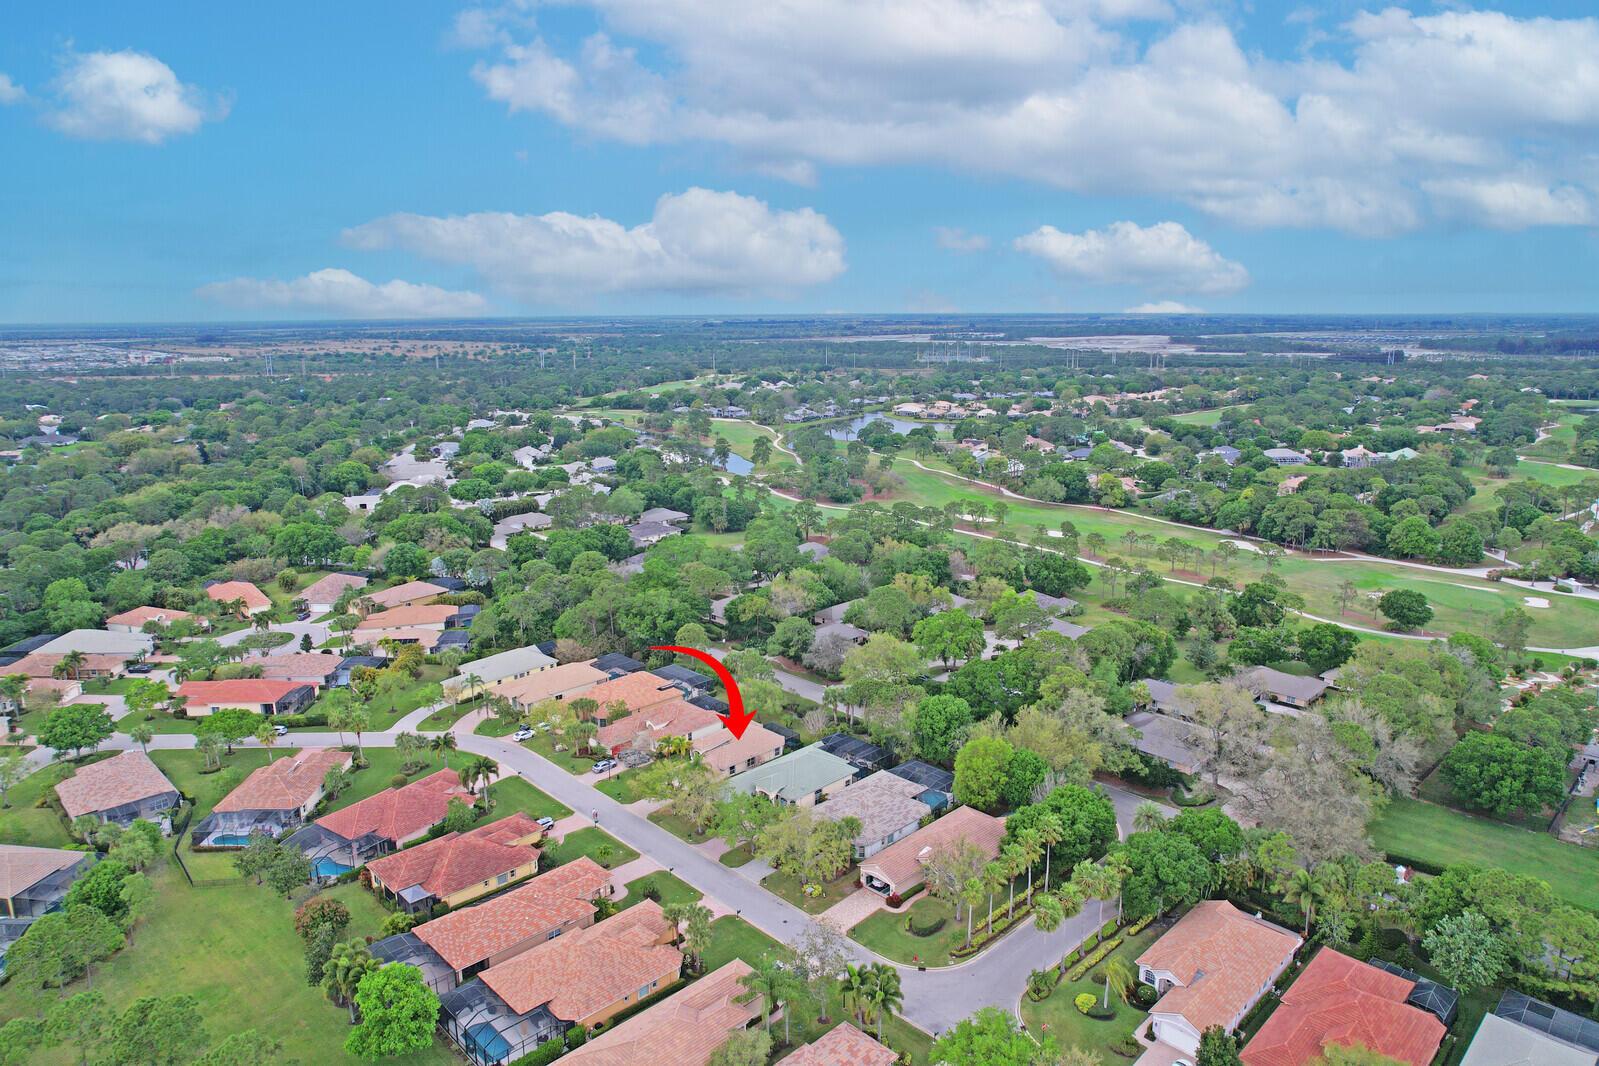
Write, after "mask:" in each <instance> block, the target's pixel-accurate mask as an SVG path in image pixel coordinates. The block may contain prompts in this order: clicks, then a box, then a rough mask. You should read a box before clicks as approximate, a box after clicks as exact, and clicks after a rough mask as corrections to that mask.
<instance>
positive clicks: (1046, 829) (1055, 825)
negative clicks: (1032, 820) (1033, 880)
mask: <svg viewBox="0 0 1599 1066" xmlns="http://www.w3.org/2000/svg"><path fill="white" fill-rule="evenodd" d="M1033 832H1035V833H1037V834H1038V839H1039V841H1040V842H1041V843H1042V844H1043V845H1044V891H1045V892H1048V891H1049V860H1050V857H1051V855H1052V853H1053V852H1054V850H1055V845H1056V844H1059V843H1060V842H1061V841H1062V840H1065V839H1066V823H1065V822H1063V821H1061V818H1060V815H1058V814H1056V813H1055V812H1054V811H1045V812H1044V815H1043V817H1041V818H1039V819H1038V824H1037V825H1035V826H1034V827H1033Z"/></svg>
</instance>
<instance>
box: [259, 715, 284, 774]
mask: <svg viewBox="0 0 1599 1066" xmlns="http://www.w3.org/2000/svg"><path fill="white" fill-rule="evenodd" d="M255 739H256V740H258V741H260V743H261V746H262V747H263V748H265V749H266V753H267V765H268V766H271V765H272V745H274V744H276V743H277V742H278V731H277V730H276V729H273V728H272V723H271V722H269V721H267V720H266V719H265V718H263V719H261V724H260V725H258V726H256V727H255Z"/></svg>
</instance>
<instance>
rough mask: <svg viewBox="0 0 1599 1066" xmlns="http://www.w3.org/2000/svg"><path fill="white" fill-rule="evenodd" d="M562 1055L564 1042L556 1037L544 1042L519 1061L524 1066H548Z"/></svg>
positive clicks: (564, 1047)
mask: <svg viewBox="0 0 1599 1066" xmlns="http://www.w3.org/2000/svg"><path fill="white" fill-rule="evenodd" d="M564 1054H566V1041H565V1040H563V1039H561V1038H560V1037H558V1036H557V1037H551V1038H550V1039H549V1040H546V1041H544V1043H542V1044H540V1045H539V1046H538V1047H536V1048H534V1049H533V1050H532V1051H531V1052H529V1053H528V1055H527V1057H526V1058H524V1059H522V1060H521V1061H522V1062H523V1063H524V1066H548V1064H549V1063H552V1062H554V1061H555V1060H556V1059H558V1058H560V1057H561V1056H562V1055H564Z"/></svg>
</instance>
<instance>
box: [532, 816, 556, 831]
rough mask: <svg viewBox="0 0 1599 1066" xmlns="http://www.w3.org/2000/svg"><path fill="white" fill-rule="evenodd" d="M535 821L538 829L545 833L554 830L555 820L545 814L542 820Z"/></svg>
mask: <svg viewBox="0 0 1599 1066" xmlns="http://www.w3.org/2000/svg"><path fill="white" fill-rule="evenodd" d="M535 821H536V822H537V823H538V827H539V828H540V829H542V830H544V831H545V832H546V833H548V832H549V831H550V830H551V829H554V828H555V819H554V818H551V817H550V816H549V815H547V814H546V815H545V816H544V817H543V818H537V819H535Z"/></svg>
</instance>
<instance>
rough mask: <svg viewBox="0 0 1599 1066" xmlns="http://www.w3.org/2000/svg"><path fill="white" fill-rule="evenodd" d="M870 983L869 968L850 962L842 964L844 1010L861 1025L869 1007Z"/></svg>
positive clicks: (864, 1020)
mask: <svg viewBox="0 0 1599 1066" xmlns="http://www.w3.org/2000/svg"><path fill="white" fill-rule="evenodd" d="M872 983H873V982H872V975H871V968H870V967H868V966H857V965H855V964H854V963H852V962H851V963H845V964H844V980H843V997H842V998H843V1004H844V1009H845V1010H847V1011H849V1012H850V1014H851V1015H853V1016H854V1018H855V1020H856V1021H858V1022H860V1023H862V1024H863V1025H864V1024H865V1022H866V1011H867V1009H868V1007H869V1006H870V1001H871V995H872Z"/></svg>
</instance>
